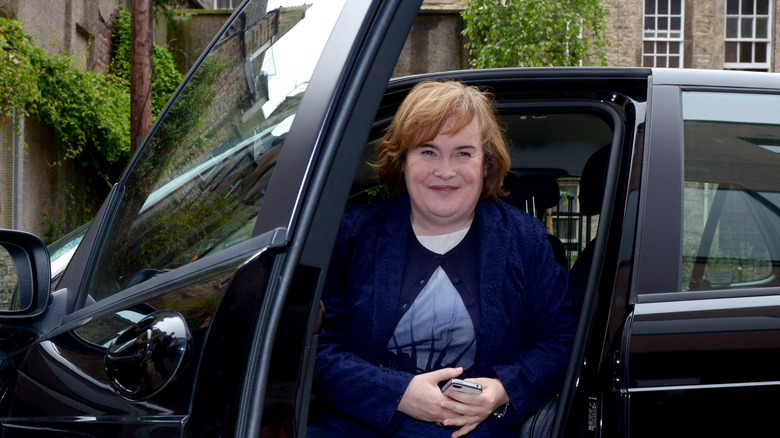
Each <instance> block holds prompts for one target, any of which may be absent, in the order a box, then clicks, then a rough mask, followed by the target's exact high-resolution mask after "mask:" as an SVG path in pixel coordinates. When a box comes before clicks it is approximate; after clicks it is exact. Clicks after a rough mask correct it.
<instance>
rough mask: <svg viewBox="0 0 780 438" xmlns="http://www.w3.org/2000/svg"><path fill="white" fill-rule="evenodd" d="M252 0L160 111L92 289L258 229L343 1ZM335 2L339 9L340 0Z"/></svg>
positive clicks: (96, 293)
mask: <svg viewBox="0 0 780 438" xmlns="http://www.w3.org/2000/svg"><path fill="white" fill-rule="evenodd" d="M308 3H309V4H310V5H309V6H306V7H305V8H306V13H305V15H304V14H303V13H302V11H301V10H300V9H298V10H297V11H296V10H294V9H293V10H288V9H285V8H279V9H274V10H271V11H269V12H266V8H265V6H266V4H267V2H266V1H257V2H250V3H248V4H247V5H246V6H245V7H244V12H243V14H241V15H240V16H237V17H236V20H240V21H236V22H235V24H234V26H233V27H230V28H228V31H227V33H226V34H224V35H223V36H222V37H221V39H220V40H219V41H218V42H217V44H216V45H215V48H214V50H212V51H211V52H210V53H209V54H208V56H207V57H206V58H205V59H204V60H203V61H202V63H201V64H200V66H199V67H198V69H197V70H196V71H195V72H194V73H193V75H192V77H190V78H189V80H188V82H187V83H186V85H185V86H184V87H183V88H182V90H181V92H180V94H179V95H178V97H177V99H176V100H175V101H174V102H173V103H172V104H171V107H170V108H169V109H168V111H167V112H166V113H165V114H164V115H163V116H162V119H161V120H160V122H159V125H158V126H157V129H156V130H155V131H154V132H153V133H152V135H151V137H150V139H149V141H148V144H147V145H146V146H145V147H144V149H143V151H142V153H141V155H140V156H139V157H138V159H137V162H136V164H135V167H134V168H133V170H132V172H131V173H130V174H129V175H128V177H127V179H126V182H125V186H124V194H123V195H122V196H123V197H122V199H121V201H120V204H119V206H118V208H117V211H116V212H115V219H114V222H113V224H112V228H111V229H110V230H109V233H108V235H107V237H106V244H105V247H104V248H103V249H102V254H101V255H100V258H99V261H98V266H97V269H96V270H95V272H96V274H95V278H94V279H93V281H92V284H91V285H90V291H89V293H90V295H91V296H92V298H94V299H95V300H100V299H102V298H106V297H108V296H111V295H112V294H115V293H116V292H119V291H120V290H123V289H126V288H128V287H131V286H133V285H135V284H138V283H141V282H143V281H146V280H149V279H151V278H153V277H154V276H156V275H161V274H163V273H165V272H166V271H169V270H173V269H176V268H178V267H180V266H183V265H187V264H189V263H192V262H194V261H195V260H198V259H201V258H204V257H207V256H209V255H211V254H215V253H217V252H219V251H221V250H223V249H226V248H228V247H230V246H232V245H235V244H238V243H240V242H242V241H244V240H246V239H248V238H250V237H252V233H253V229H254V223H255V219H256V218H257V215H258V213H259V211H260V209H261V207H262V204H263V200H264V197H265V191H266V188H267V186H268V182H269V179H270V178H271V175H272V174H273V171H274V167H275V165H276V160H277V158H278V156H279V154H280V152H281V148H282V147H283V144H284V140H285V138H286V135H287V132H288V131H289V129H290V126H291V124H292V120H293V118H294V117H295V114H296V111H297V109H298V105H299V103H300V101H301V98H302V96H303V94H304V93H305V91H306V84H308V82H309V80H310V78H311V75H312V73H313V70H314V66H315V63H316V62H317V60H318V58H319V54H320V53H321V51H322V49H323V47H324V43H325V41H326V40H327V38H328V36H329V34H330V29H331V28H332V26H333V24H334V23H335V20H336V18H338V15H339V12H340V8H339V7H338V6H337V5H334V4H333V2H332V1H328V2H325V1H322V2H315V4H311V3H312V2H308ZM334 6H335V7H334Z"/></svg>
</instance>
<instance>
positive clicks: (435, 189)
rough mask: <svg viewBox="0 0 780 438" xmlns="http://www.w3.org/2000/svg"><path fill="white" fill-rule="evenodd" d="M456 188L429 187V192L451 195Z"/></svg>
mask: <svg viewBox="0 0 780 438" xmlns="http://www.w3.org/2000/svg"><path fill="white" fill-rule="evenodd" d="M458 188H459V187H457V186H431V190H433V191H435V192H439V193H451V192H454V191H455V190H457V189H458Z"/></svg>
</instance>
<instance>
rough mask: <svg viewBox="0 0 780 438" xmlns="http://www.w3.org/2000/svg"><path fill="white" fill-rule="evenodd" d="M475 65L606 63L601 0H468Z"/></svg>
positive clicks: (466, 15) (465, 16) (470, 47)
mask: <svg viewBox="0 0 780 438" xmlns="http://www.w3.org/2000/svg"><path fill="white" fill-rule="evenodd" d="M467 3H468V6H467V7H466V9H465V10H464V11H463V13H462V17H463V20H464V22H465V25H466V27H465V29H464V30H463V34H464V35H465V36H466V37H468V42H467V43H466V49H467V50H468V53H469V56H470V58H471V60H470V63H471V65H472V67H475V68H490V67H547V66H554V65H555V66H574V65H578V64H579V63H580V61H585V62H586V63H599V64H602V65H605V64H606V58H605V55H604V46H605V43H606V42H605V41H604V30H605V27H606V23H605V21H604V15H605V13H606V10H605V8H604V7H603V6H602V5H601V3H602V0H467Z"/></svg>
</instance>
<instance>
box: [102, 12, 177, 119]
mask: <svg viewBox="0 0 780 438" xmlns="http://www.w3.org/2000/svg"><path fill="white" fill-rule="evenodd" d="M130 27H131V18H130V12H129V11H128V10H127V9H125V8H119V13H118V14H117V16H116V19H115V20H114V29H113V31H112V34H111V38H112V42H113V46H114V58H113V59H112V60H111V74H112V75H114V76H115V77H117V78H119V79H121V80H123V81H125V82H126V83H127V84H129V83H130ZM182 79H183V78H182V75H181V74H180V73H179V72H178V71H177V70H176V64H175V62H174V60H173V54H171V52H170V51H169V50H168V49H166V48H164V47H160V46H158V45H157V44H154V45H153V46H152V117H153V118H156V117H157V115H158V114H159V113H160V111H162V109H163V108H164V107H165V104H166V103H167V102H168V99H169V98H170V97H171V95H172V94H173V92H174V91H176V87H178V86H179V83H181V81H182Z"/></svg>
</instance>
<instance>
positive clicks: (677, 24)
mask: <svg viewBox="0 0 780 438" xmlns="http://www.w3.org/2000/svg"><path fill="white" fill-rule="evenodd" d="M671 23H672V25H671V27H670V29H672V30H682V19H681V18H680V17H672V18H671Z"/></svg>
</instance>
